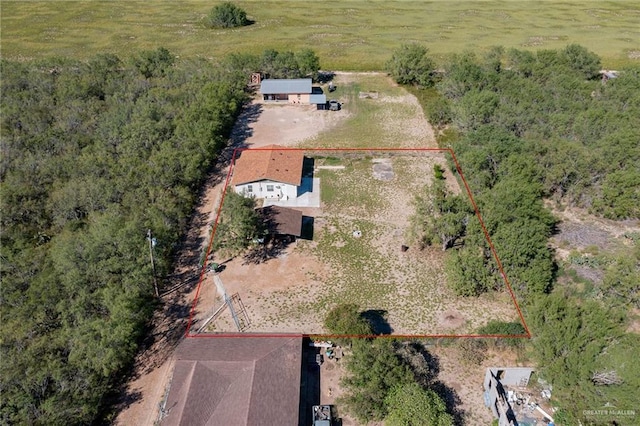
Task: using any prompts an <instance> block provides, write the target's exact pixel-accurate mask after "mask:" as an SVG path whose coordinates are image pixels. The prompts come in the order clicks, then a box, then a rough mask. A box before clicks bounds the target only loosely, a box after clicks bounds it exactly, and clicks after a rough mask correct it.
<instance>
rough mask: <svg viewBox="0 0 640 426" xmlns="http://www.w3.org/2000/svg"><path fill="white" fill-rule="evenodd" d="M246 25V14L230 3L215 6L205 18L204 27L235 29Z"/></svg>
mask: <svg viewBox="0 0 640 426" xmlns="http://www.w3.org/2000/svg"><path fill="white" fill-rule="evenodd" d="M248 24H249V20H248V19H247V12H245V11H244V10H243V9H242V8H240V7H238V6H236V5H235V4H233V3H231V2H224V3H221V4H219V5H217V6H216V7H214V8H213V9H211V12H209V15H208V16H207V17H206V18H205V26H207V27H208V28H235V27H243V26H245V25H248Z"/></svg>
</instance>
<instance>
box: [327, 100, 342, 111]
mask: <svg viewBox="0 0 640 426" xmlns="http://www.w3.org/2000/svg"><path fill="white" fill-rule="evenodd" d="M329 109H330V110H331V111H338V110H340V102H338V101H336V100H335V99H332V100H330V101H329Z"/></svg>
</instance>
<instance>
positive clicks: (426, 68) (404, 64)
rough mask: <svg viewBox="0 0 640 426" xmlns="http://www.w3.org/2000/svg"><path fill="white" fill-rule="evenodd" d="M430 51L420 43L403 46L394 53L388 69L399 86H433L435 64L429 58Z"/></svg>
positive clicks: (388, 63) (387, 66) (387, 65)
mask: <svg viewBox="0 0 640 426" xmlns="http://www.w3.org/2000/svg"><path fill="white" fill-rule="evenodd" d="M428 53H429V51H428V49H427V48H426V47H424V46H422V45H421V44H418V43H410V44H403V45H402V46H400V48H399V49H397V50H395V51H394V52H393V55H392V56H391V59H390V60H389V61H388V62H387V64H386V68H387V71H388V72H389V74H391V76H392V77H393V79H394V80H395V81H396V82H397V83H399V84H415V85H418V86H422V87H430V86H433V83H434V78H435V63H434V62H433V60H432V59H431V58H430V57H429V56H428Z"/></svg>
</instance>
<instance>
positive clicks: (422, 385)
mask: <svg viewBox="0 0 640 426" xmlns="http://www.w3.org/2000/svg"><path fill="white" fill-rule="evenodd" d="M325 327H326V328H327V329H328V330H329V331H330V332H331V333H334V334H339V335H359V336H366V335H369V336H370V335H373V334H374V330H373V327H372V325H371V323H370V322H369V321H368V320H367V319H366V318H365V317H364V316H363V313H362V312H360V310H359V308H358V306H357V305H353V304H343V305H338V306H336V307H335V308H334V309H332V310H331V311H330V312H329V314H328V315H327V317H326V319H325ZM339 341H340V342H341V343H343V344H347V345H349V346H350V347H351V353H350V354H348V355H347V357H346V358H345V360H346V370H347V373H348V375H347V376H345V377H344V378H343V379H342V384H343V386H344V387H345V389H346V393H345V395H344V396H343V397H341V399H340V400H339V401H338V403H339V404H340V405H341V406H344V407H345V408H346V409H347V411H348V412H349V413H350V414H351V415H353V416H354V417H356V418H357V419H358V420H359V421H360V422H362V423H367V422H370V421H380V420H384V421H385V424H387V425H390V426H395V425H397V426H401V425H403V426H407V425H408V426H411V425H415V426H418V425H436V426H451V425H453V424H454V422H453V417H452V416H451V414H449V413H448V412H447V406H446V404H445V402H444V400H443V399H442V398H441V397H440V395H438V394H437V393H436V392H435V391H434V390H433V389H432V388H433V385H434V384H433V379H434V378H433V374H430V366H429V365H428V363H427V361H426V359H425V357H424V356H423V352H424V351H425V349H424V348H423V347H422V346H421V345H419V344H412V343H400V342H398V341H395V340H391V339H364V338H353V339H350V338H340V339H339Z"/></svg>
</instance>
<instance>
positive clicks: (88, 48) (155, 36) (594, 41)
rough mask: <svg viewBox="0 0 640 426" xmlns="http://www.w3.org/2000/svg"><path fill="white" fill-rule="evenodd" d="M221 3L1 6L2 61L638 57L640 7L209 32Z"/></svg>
mask: <svg viewBox="0 0 640 426" xmlns="http://www.w3.org/2000/svg"><path fill="white" fill-rule="evenodd" d="M216 3H217V2H203V1H199V0H188V1H180V2H168V1H150V2H141V1H134V2H130V1H122V0H118V1H110V2H97V1H55V0H54V1H28V2H27V1H11V0H8V1H3V2H2V14H1V21H0V24H1V27H2V57H4V58H8V59H27V58H41V57H46V56H51V55H62V56H70V57H74V58H87V57H91V56H93V55H95V54H96V53H100V52H112V53H116V54H118V55H121V56H123V57H126V56H128V55H129V54H131V53H133V52H136V51H138V50H140V49H155V48H157V47H159V46H164V47H166V48H168V49H169V50H170V51H172V52H173V53H175V54H176V55H179V56H181V57H205V58H219V57H220V56H221V55H224V54H227V53H229V52H253V53H261V52H262V51H263V50H264V49H266V48H274V49H280V50H284V49H293V50H297V49H300V48H302V47H311V48H313V49H314V50H316V51H317V52H318V54H319V56H320V58H321V64H322V66H323V68H324V69H339V70H360V71H366V70H380V69H382V68H383V65H384V62H385V61H386V60H387V59H388V58H389V57H390V56H391V52H392V51H393V50H394V49H395V48H397V47H398V46H399V45H400V44H401V43H405V42H411V41H418V42H421V43H424V44H426V45H427V46H429V48H430V49H431V51H432V52H433V54H434V55H436V56H437V57H439V58H443V57H445V56H446V55H448V54H450V53H452V52H461V51H463V50H465V49H468V50H473V51H476V52H482V51H483V50H485V49H487V48H489V47H491V46H495V45H503V46H505V47H507V48H509V47H515V48H524V49H540V48H543V49H553V48H560V47H564V46H565V45H567V44H570V43H579V44H582V45H584V46H586V47H587V48H588V49H590V50H593V51H594V52H596V53H597V54H598V55H600V56H601V57H602V58H603V59H604V64H605V66H607V67H610V68H613V67H617V66H620V65H622V64H623V63H625V62H629V61H637V60H638V58H640V44H639V42H638V40H640V3H639V2H638V1H631V0H630V1H609V2H595V1H578V0H566V1H563V2H556V1H535V2H530V1H517V0H513V1H473V0H466V1H431V2H424V1H393V2H390V1H366V2H365V1H353V0H352V1H340V2H308V1H262V2H258V1H237V2H235V3H236V4H238V5H239V6H241V7H242V8H244V9H245V10H246V12H247V14H248V15H249V17H250V18H251V19H252V20H254V21H255V23H254V24H253V25H250V26H247V27H244V28H240V29H232V30H209V29H206V28H204V26H203V25H202V18H203V17H204V16H205V15H206V14H207V13H208V12H209V11H210V10H211V8H212V7H213V6H214V5H215V4H216Z"/></svg>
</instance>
